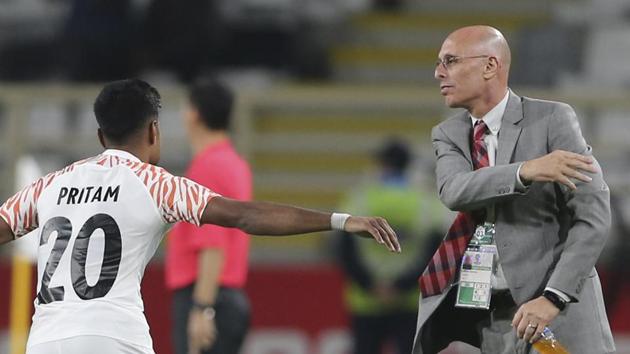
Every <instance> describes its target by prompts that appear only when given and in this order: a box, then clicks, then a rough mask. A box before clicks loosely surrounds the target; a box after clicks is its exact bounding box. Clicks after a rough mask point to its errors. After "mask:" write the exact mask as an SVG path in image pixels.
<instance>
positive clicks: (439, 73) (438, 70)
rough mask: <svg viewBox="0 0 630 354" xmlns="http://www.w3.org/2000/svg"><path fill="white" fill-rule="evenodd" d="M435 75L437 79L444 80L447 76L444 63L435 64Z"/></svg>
mask: <svg viewBox="0 0 630 354" xmlns="http://www.w3.org/2000/svg"><path fill="white" fill-rule="evenodd" d="M433 77H435V79H436V80H442V79H444V78H446V70H445V69H444V66H443V65H442V64H438V65H436V66H435V72H434V73H433Z"/></svg>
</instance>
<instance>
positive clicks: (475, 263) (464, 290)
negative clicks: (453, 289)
mask: <svg viewBox="0 0 630 354" xmlns="http://www.w3.org/2000/svg"><path fill="white" fill-rule="evenodd" d="M493 240H494V224H492V223H485V224H483V225H480V226H478V227H477V229H476V230H475V234H474V235H473V237H472V238H471V240H470V243H469V245H468V248H467V249H466V252H465V253H464V256H463V259H462V265H461V267H460V272H459V285H458V287H457V300H456V301H455V306H456V307H467V308H476V309H486V310H487V309H489V308H490V298H491V296H492V286H491V281H492V272H493V271H494V266H495V264H494V262H495V257H494V255H495V254H496V252H497V247H496V245H494V244H493V243H492V241H493Z"/></svg>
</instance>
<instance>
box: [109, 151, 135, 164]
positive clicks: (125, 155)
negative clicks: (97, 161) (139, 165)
mask: <svg viewBox="0 0 630 354" xmlns="http://www.w3.org/2000/svg"><path fill="white" fill-rule="evenodd" d="M103 155H110V156H117V157H120V158H123V159H126V160H129V161H133V162H142V161H140V159H139V158H137V157H136V156H135V155H134V154H132V153H130V152H129V151H125V150H118V149H107V150H105V151H103Z"/></svg>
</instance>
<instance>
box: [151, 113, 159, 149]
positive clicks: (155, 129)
mask: <svg viewBox="0 0 630 354" xmlns="http://www.w3.org/2000/svg"><path fill="white" fill-rule="evenodd" d="M159 141H160V125H159V123H158V121H157V120H155V119H154V120H152V121H151V123H150V124H149V144H151V145H155V144H157V143H158V142H159Z"/></svg>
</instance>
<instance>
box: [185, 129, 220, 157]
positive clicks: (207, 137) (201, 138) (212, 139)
mask: <svg viewBox="0 0 630 354" xmlns="http://www.w3.org/2000/svg"><path fill="white" fill-rule="evenodd" d="M227 139H229V136H228V134H227V132H226V131H225V130H206V131H201V132H199V133H198V134H195V135H194V136H191V139H190V140H191V144H192V149H193V153H194V154H198V153H200V152H201V151H203V150H205V148H207V147H208V146H210V145H214V144H216V143H218V142H220V141H223V140H227Z"/></svg>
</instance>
